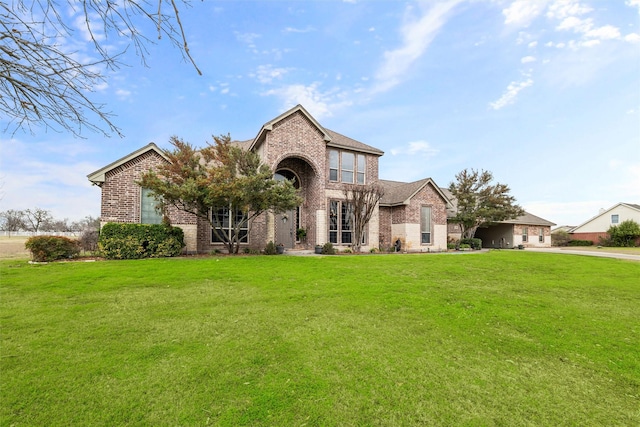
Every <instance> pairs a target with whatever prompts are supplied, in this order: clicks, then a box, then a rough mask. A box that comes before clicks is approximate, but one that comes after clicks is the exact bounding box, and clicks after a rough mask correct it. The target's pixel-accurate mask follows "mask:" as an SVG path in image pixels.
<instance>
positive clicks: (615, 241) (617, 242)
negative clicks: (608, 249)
mask: <svg viewBox="0 0 640 427" xmlns="http://www.w3.org/2000/svg"><path fill="white" fill-rule="evenodd" d="M607 234H608V235H609V238H610V241H611V246H616V247H633V246H635V245H636V240H637V239H638V237H640V225H638V223H637V222H635V221H634V220H632V219H628V220H626V221H622V222H621V223H620V225H613V226H611V227H610V228H609V230H608V231H607Z"/></svg>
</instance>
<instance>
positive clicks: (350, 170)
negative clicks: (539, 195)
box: [88, 105, 551, 252]
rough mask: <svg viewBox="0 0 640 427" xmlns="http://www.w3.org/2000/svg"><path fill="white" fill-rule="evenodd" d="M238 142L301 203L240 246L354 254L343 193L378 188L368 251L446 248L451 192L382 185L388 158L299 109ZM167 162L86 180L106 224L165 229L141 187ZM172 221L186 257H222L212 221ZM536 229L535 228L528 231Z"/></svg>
mask: <svg viewBox="0 0 640 427" xmlns="http://www.w3.org/2000/svg"><path fill="white" fill-rule="evenodd" d="M234 143H235V144H238V146H240V147H241V148H243V149H245V150H252V151H255V152H256V153H258V154H259V156H260V158H261V159H262V161H263V162H264V163H265V164H266V165H267V166H269V167H270V168H271V169H272V170H273V171H274V173H275V177H276V179H289V180H293V182H294V185H295V186H296V187H297V188H298V189H299V193H300V195H301V197H302V200H303V202H302V203H301V204H300V206H298V207H297V208H296V209H293V210H291V211H289V212H284V213H281V214H277V215H275V214H273V213H269V212H267V213H263V214H262V215H260V216H258V217H257V218H255V219H254V220H253V222H252V224H251V227H250V229H247V230H245V232H244V234H242V236H241V246H243V247H247V248H253V249H263V248H264V247H265V245H266V244H267V243H268V242H269V241H273V242H274V243H277V244H283V245H284V246H285V248H289V249H292V248H312V247H313V246H315V245H323V244H324V243H326V242H331V243H332V244H333V245H334V246H336V247H338V248H347V247H350V246H351V245H352V239H353V230H352V224H351V221H350V216H349V207H348V206H347V204H346V203H345V197H344V188H345V187H349V186H358V185H366V184H379V185H380V186H381V187H382V188H383V189H384V190H385V194H384V197H383V198H382V199H381V200H380V203H379V206H378V207H377V208H376V210H375V211H374V214H373V216H372V218H371V220H370V221H369V224H368V226H367V230H366V231H365V235H364V241H363V244H362V250H363V251H368V250H369V249H372V248H383V249H386V248H389V247H391V246H392V245H393V244H394V243H395V242H396V241H397V240H398V239H399V240H400V241H401V242H402V245H403V246H402V249H403V250H407V251H416V252H431V251H442V250H446V248H447V238H448V235H449V237H451V236H452V234H451V232H447V209H451V207H452V206H451V204H450V202H449V197H448V195H447V192H446V190H443V189H441V188H440V187H438V186H437V185H436V183H435V182H433V180H432V179H430V178H425V179H422V180H420V181H415V182H410V183H406V182H398V181H386V180H379V178H378V161H379V159H380V157H381V156H382V155H383V154H384V153H383V152H382V151H381V150H379V149H377V148H374V147H371V146H369V145H367V144H364V143H362V142H359V141H356V140H354V139H351V138H349V137H346V136H344V135H341V134H339V133H337V132H334V131H332V130H329V129H327V128H325V127H323V126H322V125H320V123H318V122H317V121H316V120H315V119H314V118H313V117H312V116H311V115H310V114H309V113H308V112H307V111H306V110H305V109H304V108H303V107H302V106H301V105H297V106H296V107H294V108H292V109H291V110H289V111H287V112H285V113H283V114H281V115H280V116H278V117H276V118H274V119H273V120H271V121H269V122H267V123H266V124H265V125H264V126H262V128H261V129H260V130H259V132H258V134H257V136H256V137H255V138H254V139H252V140H249V141H236V142H234ZM166 161H167V159H166V157H165V156H164V154H163V152H162V150H161V149H159V148H158V147H157V146H156V145H155V144H153V143H150V144H148V145H146V146H144V147H142V148H140V149H138V150H136V151H134V152H133V153H131V154H129V155H127V156H125V157H123V158H121V159H119V160H117V161H115V162H113V163H111V164H109V165H107V166H105V167H103V168H101V169H99V170H97V171H95V172H93V173H91V174H89V175H88V179H89V181H91V182H92V183H93V184H96V185H98V186H99V187H100V188H101V190H102V199H101V212H100V218H101V221H102V223H103V224H104V223H107V222H130V223H160V222H162V218H161V216H160V215H159V214H158V212H156V210H155V200H154V199H153V198H152V197H147V196H148V194H149V191H148V190H146V189H144V188H141V187H140V186H138V185H137V184H136V182H137V181H139V180H140V177H141V176H142V174H143V173H144V172H145V171H147V170H150V169H154V168H157V167H158V165H160V164H162V162H166ZM212 208H213V207H212ZM211 215H218V216H221V217H223V218H224V222H225V224H227V226H231V225H232V224H233V221H234V215H233V214H230V212H228V210H227V209H225V208H216V209H212V211H211ZM168 217H169V219H170V221H171V223H172V224H173V225H175V226H179V227H181V228H182V229H183V230H184V232H185V243H186V245H187V247H186V251H187V252H209V251H212V250H216V249H220V250H224V245H223V244H222V242H219V241H216V237H215V234H214V233H212V230H211V226H210V225H209V223H208V222H207V221H205V220H203V219H200V218H197V217H196V216H195V215H192V214H187V213H184V212H180V211H177V210H175V209H170V210H169V212H168ZM531 217H533V216H532V215H531ZM534 218H537V217H534ZM537 220H539V218H537ZM542 221H544V220H542ZM547 223H548V222H547ZM533 224H536V226H537V224H538V223H537V222H533V223H532V224H529V223H526V224H525V225H529V226H530V225H533ZM548 224H551V223H548ZM548 224H547V225H545V226H546V227H547V228H545V231H544V236H545V243H546V242H547V238H548V236H549V230H548V228H549V225H548ZM455 226H456V225H454V224H451V225H449V227H452V228H454V227H455ZM510 226H511V229H512V234H511V235H510V236H509V237H508V238H506V240H505V243H506V242H508V243H509V244H510V245H513V244H519V243H520V242H521V241H522V236H523V231H524V233H525V235H526V233H534V231H533V230H532V229H527V228H526V226H525V227H524V228H523V227H522V223H513V224H510ZM540 226H543V225H542V224H540ZM301 228H302V229H305V231H306V238H305V239H304V240H303V241H298V240H297V230H298V229H301ZM536 233H537V231H536ZM518 236H520V237H518ZM533 237H534V236H533V235H532V234H531V238H532V239H533ZM536 239H537V236H536ZM548 243H549V245H550V238H549V240H548ZM487 245H488V246H491V245H490V244H487Z"/></svg>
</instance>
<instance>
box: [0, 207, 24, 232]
mask: <svg viewBox="0 0 640 427" xmlns="http://www.w3.org/2000/svg"><path fill="white" fill-rule="evenodd" d="M24 228H25V224H24V211H20V210H15V209H9V210H6V211H3V212H0V230H3V231H9V232H16V231H20V230H22V229H24Z"/></svg>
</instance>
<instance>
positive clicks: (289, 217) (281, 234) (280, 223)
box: [274, 210, 296, 249]
mask: <svg viewBox="0 0 640 427" xmlns="http://www.w3.org/2000/svg"><path fill="white" fill-rule="evenodd" d="M275 222H276V224H275V225H276V241H275V242H274V243H275V244H276V245H279V244H280V243H282V244H283V245H284V247H285V248H286V249H292V248H293V246H294V245H295V243H296V228H295V227H296V211H295V210H290V211H287V212H284V213H281V214H278V215H276V221H275Z"/></svg>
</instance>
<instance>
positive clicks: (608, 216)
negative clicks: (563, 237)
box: [569, 203, 640, 244]
mask: <svg viewBox="0 0 640 427" xmlns="http://www.w3.org/2000/svg"><path fill="white" fill-rule="evenodd" d="M627 220H633V221H635V222H637V223H638V224H640V205H638V204H633V203H618V204H617V205H615V206H613V207H611V208H609V209H606V210H602V211H601V212H600V213H599V214H598V215H596V216H594V217H593V218H591V219H590V220H588V221H586V222H584V223H583V224H581V225H578V226H577V227H574V228H572V229H571V230H569V234H570V235H571V239H572V240H591V241H592V242H593V243H594V244H598V243H599V242H600V238H601V237H602V238H605V237H607V230H609V228H610V227H611V226H614V225H620V224H621V223H622V222H624V221H627Z"/></svg>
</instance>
